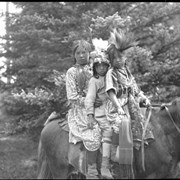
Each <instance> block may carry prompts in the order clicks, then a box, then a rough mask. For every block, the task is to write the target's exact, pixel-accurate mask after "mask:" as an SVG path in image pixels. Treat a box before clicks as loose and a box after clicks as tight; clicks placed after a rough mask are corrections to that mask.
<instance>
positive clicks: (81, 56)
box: [74, 47, 89, 65]
mask: <svg viewBox="0 0 180 180" xmlns="http://www.w3.org/2000/svg"><path fill="white" fill-rule="evenodd" d="M74 56H75V59H76V63H77V64H80V65H86V64H87V63H88V62H89V52H88V51H87V50H86V49H85V48H83V47H78V48H77V49H76V51H75V54H74Z"/></svg>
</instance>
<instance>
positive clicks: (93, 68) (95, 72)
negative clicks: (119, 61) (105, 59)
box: [92, 62, 109, 79]
mask: <svg viewBox="0 0 180 180" xmlns="http://www.w3.org/2000/svg"><path fill="white" fill-rule="evenodd" d="M98 63H99V62H95V63H93V67H92V70H93V76H94V77H95V78H96V79H98V78H99V75H98V73H97V71H96V69H95V67H96V65H97V64H98ZM107 65H108V66H109V64H107Z"/></svg>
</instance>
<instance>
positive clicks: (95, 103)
mask: <svg viewBox="0 0 180 180" xmlns="http://www.w3.org/2000/svg"><path fill="white" fill-rule="evenodd" d="M101 105H102V100H101V99H100V98H98V97H97V98H96V99H95V102H94V107H95V108H97V107H99V106H101Z"/></svg>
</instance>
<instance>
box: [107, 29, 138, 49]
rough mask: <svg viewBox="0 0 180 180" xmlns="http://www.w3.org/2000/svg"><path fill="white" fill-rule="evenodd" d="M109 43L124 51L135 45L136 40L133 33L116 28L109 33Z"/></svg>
mask: <svg viewBox="0 0 180 180" xmlns="http://www.w3.org/2000/svg"><path fill="white" fill-rule="evenodd" d="M109 44H114V45H115V47H116V49H117V50H119V51H124V50H126V49H128V48H130V47H132V46H136V45H137V44H138V42H137V41H135V38H134V34H133V33H130V32H127V31H123V30H121V29H117V28H116V29H113V32H111V33H110V38H109Z"/></svg>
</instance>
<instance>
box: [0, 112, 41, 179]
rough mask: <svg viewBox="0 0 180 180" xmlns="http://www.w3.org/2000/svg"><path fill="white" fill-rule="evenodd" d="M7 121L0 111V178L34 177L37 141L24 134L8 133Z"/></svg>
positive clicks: (35, 176) (35, 173) (6, 117)
mask: <svg viewBox="0 0 180 180" xmlns="http://www.w3.org/2000/svg"><path fill="white" fill-rule="evenodd" d="M8 121H10V119H9V117H8V116H5V115H3V114H2V112H0V179H36V178H37V146H38V143H37V142H34V141H33V140H32V139H31V138H30V137H29V136H28V135H26V134H18V135H8V133H7V122H8Z"/></svg>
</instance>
